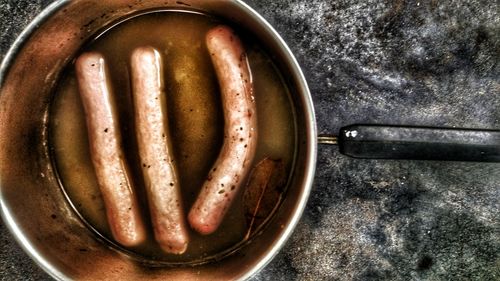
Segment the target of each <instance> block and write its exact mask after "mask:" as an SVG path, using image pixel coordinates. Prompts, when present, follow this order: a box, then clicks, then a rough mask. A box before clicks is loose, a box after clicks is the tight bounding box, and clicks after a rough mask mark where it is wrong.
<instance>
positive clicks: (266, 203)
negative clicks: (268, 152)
mask: <svg viewBox="0 0 500 281" xmlns="http://www.w3.org/2000/svg"><path fill="white" fill-rule="evenodd" d="M285 184H286V173H285V166H284V164H283V161H282V160H281V159H280V160H272V159H270V158H268V157H267V158H265V159H263V160H262V161H260V162H259V163H258V164H257V165H255V167H254V168H253V170H252V172H251V173H250V177H249V180H248V182H247V186H246V187H245V193H244V194H243V204H244V210H245V218H246V220H247V224H248V232H247V234H246V236H245V239H248V238H249V237H250V235H251V234H252V233H253V232H254V231H255V230H256V229H257V228H258V227H259V226H260V225H261V224H262V223H263V222H264V221H265V220H266V219H267V217H268V216H269V215H270V214H271V212H272V211H273V210H274V208H275V207H276V206H277V205H278V203H279V202H280V199H281V194H282V193H283V188H284V186H285Z"/></svg>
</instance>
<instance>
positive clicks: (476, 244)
mask: <svg viewBox="0 0 500 281" xmlns="http://www.w3.org/2000/svg"><path fill="white" fill-rule="evenodd" d="M51 2H53V1H50V0H37V1H28V0H20V1H12V0H0V22H1V25H0V58H3V56H4V55H5V53H6V52H7V49H8V48H9V46H10V44H12V42H13V41H14V39H15V38H16V37H17V35H19V33H20V32H21V31H22V29H23V28H24V27H25V26H26V25H27V24H28V23H29V22H30V20H31V19H32V18H33V17H34V16H36V15H37V14H38V13H40V11H41V10H42V9H43V7H45V6H47V5H48V4H50V3H51ZM245 2H247V3H248V4H249V5H250V6H252V7H253V8H254V9H256V10H257V11H258V12H259V13H261V14H262V15H263V16H264V18H266V19H267V20H268V21H269V22H270V23H271V25H273V26H274V27H275V28H276V29H277V31H278V32H279V33H280V34H281V35H282V37H283V38H284V39H285V41H286V42H287V43H288V44H289V46H290V48H291V49H292V51H293V52H294V53H295V54H296V57H297V59H298V61H299V63H300V65H301V66H302V67H303V70H304V72H305V75H306V78H307V80H308V82H309V85H310V88H311V92H312V95H313V100H314V102H315V109H316V113H317V121H318V129H319V133H335V132H337V131H338V129H339V128H340V127H342V126H345V125H349V124H354V123H376V124H406V125H423V126H446V127H463V128H485V129H500V8H499V6H498V4H496V3H495V1H478V0H471V1H467V0H461V1H459V0H455V1H451V0H447V1H436V0H427V1H403V0H395V1H383V0H354V1H350V0H338V1H332V0H312V1H294V0H279V1H262V0H260V1H257V0H247V1H245ZM499 195H500V164H495V163H489V164H487V163H460V162H439V161H430V162H426V161H393V160H359V159H351V158H348V157H346V156H342V155H340V154H339V153H338V152H337V150H336V147H334V146H320V148H319V155H318V168H317V172H316V177H315V184H314V187H313V192H312V195H311V198H310V200H309V202H308V205H307V208H306V211H305V213H304V216H303V217H302V220H301V222H300V224H299V225H298V227H297V229H296V230H295V232H294V234H293V235H292V237H291V239H290V240H289V241H288V242H287V244H286V246H285V247H284V249H283V250H282V251H281V252H280V253H279V254H278V255H277V257H276V258H275V259H274V260H273V261H272V262H271V263H270V264H269V265H268V266H267V267H266V268H265V269H264V270H263V271H262V272H260V273H259V274H258V275H257V276H255V277H254V278H253V280H499V278H500V269H499V264H500V258H499V253H500V234H499V231H498V230H499V227H500V220H499V218H500V215H499V214H500V212H499V206H500V202H499V200H500V199H499V198H500V196H499ZM0 241H1V242H0V248H1V251H0V278H1V280H49V279H50V277H49V276H48V275H47V274H45V273H44V272H43V271H42V270H41V269H39V268H38V267H37V266H36V265H35V264H34V262H32V261H31V260H30V259H29V258H28V256H27V255H26V254H24V253H23V251H22V250H21V249H20V247H19V246H18V245H17V244H16V242H15V241H14V240H13V238H12V237H11V235H10V233H9V232H8V230H7V229H6V227H5V226H4V224H3V223H0Z"/></svg>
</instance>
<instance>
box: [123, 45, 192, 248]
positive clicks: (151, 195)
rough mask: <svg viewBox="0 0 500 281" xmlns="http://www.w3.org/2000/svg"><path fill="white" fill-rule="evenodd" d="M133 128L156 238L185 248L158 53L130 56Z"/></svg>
mask: <svg viewBox="0 0 500 281" xmlns="http://www.w3.org/2000/svg"><path fill="white" fill-rule="evenodd" d="M131 70H132V71H131V76H132V93H133V100H134V111H135V128H136V134H137V142H138V147H139V156H140V159H141V162H142V163H141V164H142V170H143V175H144V182H145V184H146V191H147V197H148V202H149V209H150V213H151V219H152V223H153V229H154V234H155V239H156V241H157V242H158V243H159V244H160V246H161V247H162V249H163V250H164V251H166V252H169V253H174V254H182V253H184V251H186V249H187V245H188V234H187V228H186V223H185V218H184V211H183V208H182V198H181V194H180V187H179V180H178V176H177V171H176V168H175V165H174V158H173V153H172V146H171V144H170V134H169V131H168V123H167V110H166V98H165V92H164V83H163V71H162V61H161V57H160V54H159V53H158V51H156V50H155V49H154V48H152V47H140V48H137V49H136V50H134V52H133V54H132V59H131Z"/></svg>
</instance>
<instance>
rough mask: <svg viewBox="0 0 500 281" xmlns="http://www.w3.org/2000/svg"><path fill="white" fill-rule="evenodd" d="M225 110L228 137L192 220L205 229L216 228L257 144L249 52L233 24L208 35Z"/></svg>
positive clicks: (225, 134)
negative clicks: (232, 28) (246, 51)
mask: <svg viewBox="0 0 500 281" xmlns="http://www.w3.org/2000/svg"><path fill="white" fill-rule="evenodd" d="M206 45H207V49H208V52H209V54H210V57H211V59H212V63H213V66H214V69H215V72H216V75H217V79H218V81H219V86H220V91H221V100H222V107H223V110H224V141H223V145H222V148H221V151H220V153H219V155H218V158H217V160H216V161H215V164H214V165H213V167H212V169H211V170H210V172H209V174H208V177H207V179H206V181H205V183H204V184H203V186H202V188H201V191H200V193H199V195H198V197H197V200H196V202H195V203H194V205H193V206H192V208H191V210H190V212H189V216H188V220H189V223H190V225H191V227H192V228H194V229H195V230H196V231H198V232H199V233H201V234H210V233H213V232H214V231H215V230H216V229H217V228H218V226H219V225H220V223H221V222H222V220H223V218H224V215H225V214H226V212H227V210H228V208H229V207H230V205H231V203H232V201H233V199H234V197H235V195H236V194H237V192H238V189H239V187H240V186H241V184H242V182H243V180H244V179H245V178H246V177H247V175H248V173H249V170H250V169H251V164H252V161H253V158H254V155H255V150H256V146H257V127H256V124H257V114H256V105H255V101H254V96H253V88H252V80H251V73H250V67H249V64H248V60H247V56H246V54H245V51H244V49H243V46H242V43H241V41H240V39H239V38H238V37H237V36H236V34H235V33H234V32H233V30H231V29H230V28H229V27H227V26H217V27H215V28H213V29H211V30H210V31H209V32H208V33H207V35H206Z"/></svg>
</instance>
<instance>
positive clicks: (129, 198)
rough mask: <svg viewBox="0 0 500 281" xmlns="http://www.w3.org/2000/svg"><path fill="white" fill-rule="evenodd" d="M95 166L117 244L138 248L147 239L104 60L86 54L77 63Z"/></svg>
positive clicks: (98, 55) (96, 54) (100, 56)
mask: <svg viewBox="0 0 500 281" xmlns="http://www.w3.org/2000/svg"><path fill="white" fill-rule="evenodd" d="M75 66H76V76H77V79H78V85H79V90H80V96H81V100H82V103H83V107H84V111H85V118H86V122H87V130H88V136H89V145H90V153H91V155H90V156H91V159H92V163H93V165H94V169H95V173H96V177H97V182H98V184H99V188H100V191H101V193H102V198H103V200H104V206H105V208H106V214H107V218H108V223H109V226H110V228H111V232H112V234H113V237H114V238H115V240H116V241H117V242H118V243H120V244H122V245H124V246H136V245H138V244H140V243H142V242H143V241H144V240H145V238H146V231H145V228H144V224H143V222H142V219H141V215H140V209H139V205H138V202H137V198H136V197H135V194H134V189H133V188H134V187H133V182H132V178H131V176H130V173H129V167H128V165H127V163H126V161H125V157H124V153H123V148H122V138H121V134H120V127H119V122H118V116H117V112H116V108H115V105H114V102H113V95H112V91H111V88H110V86H109V85H108V79H109V78H108V73H107V69H106V63H105V60H104V58H103V56H102V55H101V54H99V53H84V54H82V55H81V56H80V57H79V58H78V59H77V60H76V63H75Z"/></svg>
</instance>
